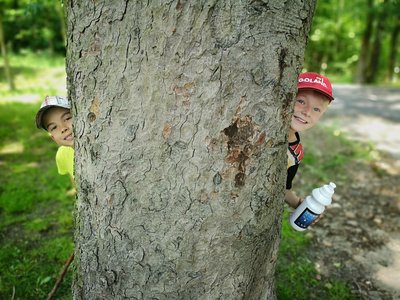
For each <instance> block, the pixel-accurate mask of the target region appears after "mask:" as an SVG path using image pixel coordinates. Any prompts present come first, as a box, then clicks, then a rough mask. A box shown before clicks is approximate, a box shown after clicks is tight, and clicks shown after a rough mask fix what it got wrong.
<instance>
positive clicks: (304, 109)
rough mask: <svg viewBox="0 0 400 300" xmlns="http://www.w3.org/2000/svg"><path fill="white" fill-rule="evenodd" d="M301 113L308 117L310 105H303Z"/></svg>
mask: <svg viewBox="0 0 400 300" xmlns="http://www.w3.org/2000/svg"><path fill="white" fill-rule="evenodd" d="M302 113H303V114H304V115H307V116H308V115H309V114H310V105H304V106H303V109H302Z"/></svg>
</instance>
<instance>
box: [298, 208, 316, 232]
mask: <svg viewBox="0 0 400 300" xmlns="http://www.w3.org/2000/svg"><path fill="white" fill-rule="evenodd" d="M318 216H319V214H316V213H314V212H313V211H311V210H309V209H308V208H306V209H305V210H304V211H303V212H302V214H301V215H300V216H299V217H298V218H297V219H296V220H295V221H294V224H296V225H297V226H299V227H300V228H304V229H305V228H307V227H308V226H309V225H310V224H312V223H313V222H314V221H315V220H316V219H317V218H318Z"/></svg>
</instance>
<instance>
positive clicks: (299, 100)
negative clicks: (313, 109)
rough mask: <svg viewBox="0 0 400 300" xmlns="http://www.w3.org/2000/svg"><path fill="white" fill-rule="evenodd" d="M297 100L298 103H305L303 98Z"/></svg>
mask: <svg viewBox="0 0 400 300" xmlns="http://www.w3.org/2000/svg"><path fill="white" fill-rule="evenodd" d="M297 102H299V103H300V104H304V103H305V102H304V100H302V99H297Z"/></svg>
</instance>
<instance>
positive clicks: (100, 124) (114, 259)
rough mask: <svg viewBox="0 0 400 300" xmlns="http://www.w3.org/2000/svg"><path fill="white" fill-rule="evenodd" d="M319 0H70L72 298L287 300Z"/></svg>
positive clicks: (68, 4)
mask: <svg viewBox="0 0 400 300" xmlns="http://www.w3.org/2000/svg"><path fill="white" fill-rule="evenodd" d="M314 6H315V1H281V0H279V1H215V0H214V1H211V0H210V1H208V0H203V1H147V2H145V1H122V0H120V1H105V0H104V1H80V0H70V1H68V2H67V3H66V7H67V8H66V9H67V15H68V54H67V73H68V85H69V97H70V98H71V99H72V102H73V112H74V132H75V155H76V157H75V164H76V166H75V170H76V175H75V176H76V180H77V186H78V199H77V208H76V237H75V242H76V250H75V265H76V270H75V279H74V285H73V295H74V299H274V298H275V287H274V270H275V261H276V259H277V249H278V244H279V236H280V230H281V215H282V208H283V196H284V186H285V179H286V145H287V141H286V132H287V127H288V124H289V121H290V118H291V111H292V106H293V101H292V100H293V98H294V94H295V90H296V78H297V75H298V73H299V72H300V67H301V63H302V61H303V56H304V49H305V44H306V37H307V34H308V31H309V27H310V22H311V16H312V14H313V11H314Z"/></svg>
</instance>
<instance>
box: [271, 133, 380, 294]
mask: <svg viewBox="0 0 400 300" xmlns="http://www.w3.org/2000/svg"><path fill="white" fill-rule="evenodd" d="M302 142H303V145H304V147H305V156H304V158H303V160H302V165H301V169H300V170H299V175H297V176H296V179H295V181H294V186H293V189H294V190H295V191H296V193H298V194H299V195H303V196H304V195H307V194H308V193H309V192H310V191H311V190H312V189H313V188H315V187H316V186H321V185H323V184H326V183H328V182H330V181H333V182H335V183H336V184H337V185H338V186H345V184H346V182H347V181H348V180H349V178H348V174H347V172H346V171H345V170H346V169H347V168H349V167H351V166H352V165H354V163H356V162H357V161H362V162H364V163H368V162H371V161H372V160H374V159H377V158H378V153H377V152H376V151H375V150H374V148H373V146H372V145H369V144H361V143H355V142H353V141H350V140H349V139H347V138H346V137H345V136H344V135H343V134H341V133H340V132H339V131H337V130H335V129H332V128H324V127H316V128H313V129H312V130H310V131H309V132H307V133H305V134H302ZM289 211H290V209H286V210H285V211H284V215H283V224H282V240H281V244H280V248H279V259H278V264H277V270H276V274H277V295H278V299H279V300H292V299H296V300H302V299H304V300H309V299H330V300H344V299H346V300H351V299H357V298H356V297H355V296H354V295H352V294H351V292H350V289H349V287H348V285H347V283H346V282H343V281H340V280H330V279H327V278H320V279H317V276H318V272H317V270H316V267H315V265H314V263H313V262H312V261H310V259H309V258H308V257H309V256H308V255H307V253H308V252H309V251H312V249H310V247H311V245H310V238H309V237H308V235H307V233H306V232H301V233H299V232H297V231H295V230H294V229H292V228H291V226H290V224H289V222H288V218H289ZM316 226H318V225H316Z"/></svg>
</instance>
